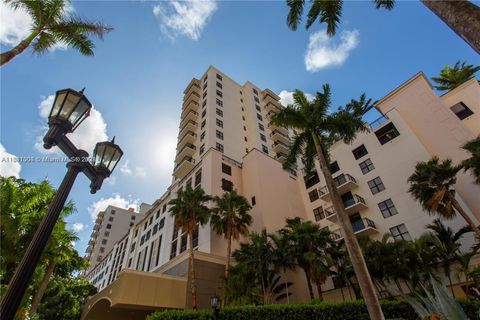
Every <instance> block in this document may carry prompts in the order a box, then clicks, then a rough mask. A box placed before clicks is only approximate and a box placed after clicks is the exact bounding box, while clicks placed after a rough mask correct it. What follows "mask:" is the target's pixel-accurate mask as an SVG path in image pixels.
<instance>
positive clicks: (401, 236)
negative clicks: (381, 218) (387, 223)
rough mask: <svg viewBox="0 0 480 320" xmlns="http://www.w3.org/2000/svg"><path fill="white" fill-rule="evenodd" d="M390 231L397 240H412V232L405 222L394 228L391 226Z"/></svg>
mask: <svg viewBox="0 0 480 320" xmlns="http://www.w3.org/2000/svg"><path fill="white" fill-rule="evenodd" d="M390 233H391V235H392V237H393V239H394V240H395V241H399V240H405V241H410V240H412V237H411V236H410V233H408V230H407V227H406V226H405V224H403V223H402V224H399V225H398V226H395V227H393V228H390Z"/></svg>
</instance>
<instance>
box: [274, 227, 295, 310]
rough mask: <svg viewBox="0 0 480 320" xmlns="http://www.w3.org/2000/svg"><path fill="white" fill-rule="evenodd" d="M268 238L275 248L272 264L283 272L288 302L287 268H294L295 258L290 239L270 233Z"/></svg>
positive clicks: (288, 301)
mask: <svg viewBox="0 0 480 320" xmlns="http://www.w3.org/2000/svg"><path fill="white" fill-rule="evenodd" d="M270 239H271V240H272V242H273V245H274V250H275V252H274V254H273V259H274V264H275V266H276V267H278V268H280V269H281V270H282V272H283V278H284V284H285V290H286V294H287V303H290V293H289V292H288V286H287V270H293V269H295V258H294V256H293V253H292V247H291V246H290V240H289V239H288V238H287V237H284V236H279V235H277V234H271V235H270Z"/></svg>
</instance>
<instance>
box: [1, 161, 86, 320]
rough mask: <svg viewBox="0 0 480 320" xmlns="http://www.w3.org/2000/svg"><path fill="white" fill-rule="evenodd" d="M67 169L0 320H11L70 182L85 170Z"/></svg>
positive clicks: (77, 166)
mask: <svg viewBox="0 0 480 320" xmlns="http://www.w3.org/2000/svg"><path fill="white" fill-rule="evenodd" d="M67 167H68V170H67V173H66V174H65V177H64V178H63V181H62V183H61V184H60V187H59V188H58V190H57V192H56V194H55V196H54V198H53V201H52V203H51V204H50V207H49V208H48V212H47V214H46V215H45V217H43V219H42V222H41V223H40V225H39V226H38V229H37V231H36V232H35V235H34V236H33V239H32V241H31V242H30V244H29V246H28V248H27V251H26V252H25V255H24V256H23V258H22V261H21V262H20V264H19V265H18V267H17V269H16V271H15V274H14V275H13V277H12V279H11V280H10V283H9V285H8V288H7V291H6V293H5V296H4V297H3V299H2V304H1V306H0V316H1V318H2V319H3V320H12V319H13V318H14V316H15V313H16V311H17V309H18V307H19V306H20V303H21V301H22V298H23V295H24V293H25V291H26V289H27V287H28V284H29V282H30V280H31V278H32V275H33V273H34V271H35V267H36V266H37V263H38V261H39V260H40V257H41V255H42V252H43V249H44V248H45V246H46V244H47V242H48V239H49V238H50V235H51V234H52V231H53V228H54V227H55V224H56V222H57V219H58V217H59V216H60V213H61V211H62V209H63V207H64V205H65V201H66V200H67V197H68V194H69V193H70V190H71V189H72V186H73V183H74V182H75V179H76V177H77V175H78V174H79V173H80V172H81V171H82V170H83V169H84V167H83V165H82V164H81V163H78V162H69V163H68V165H67Z"/></svg>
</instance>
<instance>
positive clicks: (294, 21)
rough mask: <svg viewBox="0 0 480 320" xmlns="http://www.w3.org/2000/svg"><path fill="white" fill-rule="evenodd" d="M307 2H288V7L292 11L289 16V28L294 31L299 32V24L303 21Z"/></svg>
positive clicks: (299, 0)
mask: <svg viewBox="0 0 480 320" xmlns="http://www.w3.org/2000/svg"><path fill="white" fill-rule="evenodd" d="M304 4H305V0H287V6H289V7H290V11H289V12H288V15H287V26H288V27H289V28H290V29H292V30H297V27H298V24H299V23H300V21H302V14H303V6H304Z"/></svg>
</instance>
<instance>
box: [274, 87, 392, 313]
mask: <svg viewBox="0 0 480 320" xmlns="http://www.w3.org/2000/svg"><path fill="white" fill-rule="evenodd" d="M330 99H331V97H330V87H329V86H328V84H325V85H324V86H323V93H321V92H317V94H316V96H315V98H314V100H313V101H312V102H310V101H308V100H307V98H306V96H305V94H304V93H303V92H301V91H299V90H296V91H295V93H294V94H293V100H294V103H293V105H289V106H287V107H286V108H283V109H281V110H280V111H278V112H277V113H276V114H275V115H274V116H273V121H274V122H275V123H276V124H278V125H280V126H283V127H286V128H291V129H295V130H297V132H298V134H296V135H295V136H294V138H293V142H292V143H291V145H290V150H289V153H288V156H287V159H286V160H285V163H284V167H286V168H291V167H292V166H294V165H295V164H296V160H297V158H298V157H299V156H300V155H301V156H302V160H303V163H304V165H305V170H306V172H307V173H308V172H311V170H312V167H313V164H314V160H315V159H317V160H318V162H319V164H320V169H321V171H322V173H323V176H324V178H325V181H326V184H327V188H328V191H329V193H330V197H331V199H332V204H333V207H334V209H335V211H336V213H337V217H338V222H339V224H340V227H341V229H342V233H343V237H344V239H345V245H346V247H347V249H348V252H349V254H350V258H351V261H352V265H353V268H354V270H355V274H356V276H357V279H358V282H359V285H360V288H361V290H362V292H363V296H364V298H365V302H366V304H367V307H368V311H369V314H370V317H371V318H372V319H373V320H376V319H383V318H384V317H383V313H382V309H381V308H380V303H379V302H378V297H377V295H376V293H375V287H374V286H373V283H372V280H371V278H370V275H369V274H368V269H367V266H366V264H365V260H364V259H363V256H362V251H361V250H360V246H359V245H358V242H357V238H356V237H355V234H354V233H353V229H352V224H351V222H350V219H349V217H348V215H347V214H346V212H345V208H344V206H343V202H342V199H341V198H340V195H339V193H338V191H337V188H336V186H335V183H334V181H333V178H332V174H331V173H330V169H329V165H328V161H327V159H328V158H329V157H328V148H329V146H330V145H331V144H332V143H333V142H335V141H338V140H343V141H344V142H345V143H350V142H352V141H353V140H354V139H355V137H356V135H357V133H358V132H359V131H366V130H368V129H367V128H368V127H367V125H366V123H365V122H364V121H363V120H362V115H363V114H364V113H365V112H367V111H368V110H370V109H371V105H370V100H367V99H366V97H365V95H362V96H361V97H360V100H359V101H356V100H351V102H350V103H348V104H347V105H346V106H345V107H343V108H340V109H339V110H338V111H337V112H333V113H328V109H329V107H330V104H331V100H330Z"/></svg>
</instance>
